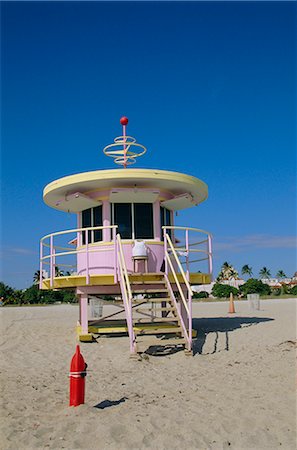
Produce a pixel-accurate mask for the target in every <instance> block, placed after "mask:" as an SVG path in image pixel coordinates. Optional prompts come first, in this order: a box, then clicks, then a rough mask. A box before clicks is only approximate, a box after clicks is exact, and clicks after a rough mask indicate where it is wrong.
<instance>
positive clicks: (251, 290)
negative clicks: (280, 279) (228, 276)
mask: <svg viewBox="0 0 297 450" xmlns="http://www.w3.org/2000/svg"><path fill="white" fill-rule="evenodd" d="M240 292H242V294H243V295H244V296H245V297H246V296H247V294H260V295H269V294H270V293H271V288H270V286H268V284H264V283H262V281H260V280H257V279H256V278H250V279H249V280H248V281H247V282H246V283H244V284H243V285H242V286H240Z"/></svg>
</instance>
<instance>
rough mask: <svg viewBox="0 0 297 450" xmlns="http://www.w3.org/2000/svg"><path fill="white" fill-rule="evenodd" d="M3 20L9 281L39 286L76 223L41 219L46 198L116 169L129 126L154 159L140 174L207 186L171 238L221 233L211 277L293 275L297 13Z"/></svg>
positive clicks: (235, 6) (271, 8) (94, 14)
mask: <svg viewBox="0 0 297 450" xmlns="http://www.w3.org/2000/svg"><path fill="white" fill-rule="evenodd" d="M1 10H2V14H1V21H2V127H1V128H2V152H1V158H2V173H1V175H2V176H1V178H2V195H1V200H2V206H1V216H2V218H1V241H2V251H1V281H3V282H4V283H5V284H7V285H10V286H12V287H13V288H16V289H24V288H26V287H29V286H31V285H32V283H33V275H34V273H35V272H36V271H37V270H38V269H39V259H38V252H39V239H40V238H41V237H42V236H44V235H46V234H48V233H52V232H55V231H60V230H63V229H69V228H72V227H75V226H76V216H75V215H73V214H72V215H71V214H67V213H61V212H58V211H57V210H53V209H51V208H49V207H48V206H47V205H45V204H44V202H43V200H42V191H43V188H44V187H45V186H46V185H47V184H48V183H50V182H52V181H54V180H56V179H59V178H62V177H64V176H68V175H71V174H73V173H80V172H86V171H91V170H100V169H110V168H111V169H112V168H116V166H113V163H112V161H110V159H109V158H107V157H106V156H105V155H104V154H103V152H102V150H103V148H104V147H105V146H106V145H107V144H109V143H111V142H112V141H113V139H114V138H115V137H116V136H118V135H119V134H121V126H120V124H119V119H120V117H121V116H123V115H126V116H127V117H128V118H129V125H128V134H129V135H132V136H134V137H135V138H136V139H137V142H139V143H141V144H143V145H145V146H146V147H147V149H148V150H147V153H146V154H145V155H144V156H143V157H142V158H141V159H140V161H137V162H136V165H135V166H133V167H135V168H158V169H161V170H172V171H178V172H183V173H185V174H188V175H193V176H195V177H197V178H199V179H201V180H202V181H204V182H205V183H206V184H207V185H208V189H209V196H208V199H207V200H206V201H204V202H203V203H202V204H200V205H198V206H197V207H195V208H191V209H189V210H184V211H181V212H180V213H179V215H178V216H177V217H176V225H187V226H193V227H197V228H201V229H205V230H208V231H210V232H211V233H212V235H213V238H214V240H213V256H214V277H215V276H216V274H218V272H219V270H220V267H221V266H222V264H223V262H224V261H228V262H229V263H230V264H231V265H232V266H234V267H235V269H236V270H237V271H238V272H240V271H241V268H242V266H244V265H245V264H248V265H249V266H251V267H252V269H253V272H254V274H258V273H259V271H260V269H261V268H262V267H263V266H266V267H267V268H268V269H270V271H271V275H272V277H274V275H275V274H276V272H277V271H279V270H283V271H284V272H285V273H286V275H287V276H288V277H289V278H291V277H292V276H293V275H294V273H295V272H296V270H297V267H296V142H295V140H296V96H295V92H296V40H295V33H296V5H294V2H258V3H257V2H241V3H240V2H230V3H229V2H220V3H217V2H209V3H207V2H189V3H180V2H173V3H170V2H168V3H167V2H124V1H123V2H119V3H116V5H115V4H114V2H87V3H81V2H62V3H61V2H2V3H1ZM144 17H145V20H143V18H144ZM152 31H153V32H152ZM123 170H124V169H123ZM127 170H129V169H127Z"/></svg>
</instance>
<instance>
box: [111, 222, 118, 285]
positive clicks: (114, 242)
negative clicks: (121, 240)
mask: <svg viewBox="0 0 297 450" xmlns="http://www.w3.org/2000/svg"><path fill="white" fill-rule="evenodd" d="M112 239H113V248H114V255H113V256H114V283H115V284H116V283H117V282H118V242H117V237H116V228H115V227H114V228H113V229H112Z"/></svg>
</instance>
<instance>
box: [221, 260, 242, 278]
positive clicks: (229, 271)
mask: <svg viewBox="0 0 297 450" xmlns="http://www.w3.org/2000/svg"><path fill="white" fill-rule="evenodd" d="M231 278H233V279H235V280H237V279H238V272H237V270H235V269H234V267H233V266H231V264H229V263H228V262H227V261H225V262H224V263H223V265H222V268H221V271H220V273H219V274H218V276H217V281H218V282H219V281H221V280H230V279H231Z"/></svg>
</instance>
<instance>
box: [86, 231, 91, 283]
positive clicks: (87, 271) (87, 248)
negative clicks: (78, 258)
mask: <svg viewBox="0 0 297 450" xmlns="http://www.w3.org/2000/svg"><path fill="white" fill-rule="evenodd" d="M85 233H86V234H85V236H86V285H88V284H90V273H89V231H88V230H86V231H85Z"/></svg>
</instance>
